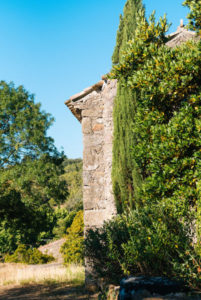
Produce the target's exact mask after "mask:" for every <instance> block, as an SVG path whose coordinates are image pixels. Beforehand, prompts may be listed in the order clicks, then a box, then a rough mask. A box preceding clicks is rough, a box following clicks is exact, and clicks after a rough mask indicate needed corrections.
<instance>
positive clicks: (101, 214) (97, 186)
mask: <svg viewBox="0 0 201 300" xmlns="http://www.w3.org/2000/svg"><path fill="white" fill-rule="evenodd" d="M115 95H116V81H114V80H113V81H108V82H107V83H104V84H103V86H102V87H101V88H99V89H97V90H93V91H91V92H90V93H89V94H87V95H86V96H84V97H81V98H80V99H78V100H76V101H71V102H70V106H71V110H73V112H77V114H78V115H79V119H80V121H81V123H82V132H83V146H84V150H83V203H84V224H85V230H87V229H88V228H92V227H99V226H101V225H102V224H103V222H104V221H105V220H108V219H110V218H111V217H112V216H113V215H115V214H116V208H115V203H114V198H113V194H112V181H111V168H112V134H113V121H112V112H113V100H114V97H115Z"/></svg>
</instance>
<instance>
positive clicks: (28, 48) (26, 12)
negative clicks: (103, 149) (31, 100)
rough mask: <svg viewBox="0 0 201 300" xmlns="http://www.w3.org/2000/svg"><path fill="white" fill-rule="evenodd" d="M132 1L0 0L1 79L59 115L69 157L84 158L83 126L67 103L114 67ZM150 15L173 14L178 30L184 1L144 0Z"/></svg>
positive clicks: (56, 132)
mask: <svg viewBox="0 0 201 300" xmlns="http://www.w3.org/2000/svg"><path fill="white" fill-rule="evenodd" d="M125 2H126V0H101V1H99V0H77V1H71V0H0V79H1V80H6V81H7V82H10V81H13V82H14V83H15V85H16V86H18V85H21V84H22V85H23V86H24V87H25V89H27V90H28V91H29V92H30V93H33V94H35V100H36V102H41V103H42V109H44V110H45V111H47V112H50V113H51V114H52V115H53V116H54V117H55V123H54V125H53V126H52V128H51V129H50V130H49V132H48V134H49V135H51V136H52V137H53V138H54V140H55V144H56V146H57V147H58V148H59V149H60V150H61V147H63V149H64V152H65V154H66V155H67V156H68V157H69V158H76V157H82V134H81V125H80V124H79V122H78V121H77V120H76V119H75V118H74V117H73V115H72V114H71V112H70V111H68V109H67V108H66V107H65V105H64V102H65V100H67V99H68V98H69V97H70V96H72V95H73V94H75V93H77V92H80V91H81V90H82V89H84V88H86V87H88V86H90V85H92V84H93V83H95V82H97V81H99V80H100V77H101V75H103V74H105V73H107V72H108V71H109V70H110V68H111V56H112V52H113V48H114V45H115V40H116V31H117V28H118V24H119V15H120V13H121V12H122V10H123V7H124V4H125ZM144 4H145V6H146V11H147V14H148V15H149V14H150V13H151V12H152V11H153V10H154V9H155V10H156V16H157V17H159V16H160V15H164V13H167V17H168V20H169V21H170V22H172V27H171V29H170V31H175V30H176V28H177V26H178V25H179V22H180V19H184V22H185V23H187V21H186V19H185V16H186V15H187V12H188V10H187V8H184V7H182V1H180V0H168V1H162V0H144Z"/></svg>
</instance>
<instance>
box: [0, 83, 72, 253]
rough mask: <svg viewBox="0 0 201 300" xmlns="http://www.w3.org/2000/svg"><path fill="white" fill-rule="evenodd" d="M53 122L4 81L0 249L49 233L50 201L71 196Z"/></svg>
mask: <svg viewBox="0 0 201 300" xmlns="http://www.w3.org/2000/svg"><path fill="white" fill-rule="evenodd" d="M52 122H53V118H52V117H51V116H50V115H49V114H47V113H45V112H43V111H41V109H40V104H39V103H38V104H36V103H35V102H34V97H33V95H30V94H29V93H28V92H27V91H26V90H25V89H24V88H23V87H22V86H20V87H18V88H15V87H14V85H13V84H12V83H11V84H7V83H5V82H4V81H2V82H0V253H1V252H3V251H4V250H5V249H7V250H9V251H12V250H13V249H15V248H16V243H17V242H18V243H19V242H20V243H28V244H35V243H36V242H37V241H39V240H40V236H41V234H42V232H43V231H46V232H47V234H48V233H50V232H51V229H52V228H51V227H53V222H52V218H53V207H52V199H54V204H59V203H62V202H63V201H64V200H65V198H66V196H67V186H66V183H65V181H64V180H62V179H61V175H62V174H63V173H64V168H63V165H62V163H63V160H64V155H63V154H62V153H59V152H58V151H57V149H56V147H55V146H54V143H53V139H52V138H51V137H48V136H47V130H48V128H49V126H50V125H51V124H52ZM1 233H2V234H1ZM5 237H6V238H5ZM5 240H7V242H6V243H7V245H5ZM1 241H2V242H1ZM3 243H4V245H3ZM8 246H9V247H10V248H9V249H8Z"/></svg>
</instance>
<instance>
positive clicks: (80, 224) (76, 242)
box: [61, 211, 84, 264]
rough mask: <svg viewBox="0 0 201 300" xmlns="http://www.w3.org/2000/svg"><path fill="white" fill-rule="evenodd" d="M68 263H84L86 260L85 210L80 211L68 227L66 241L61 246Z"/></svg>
mask: <svg viewBox="0 0 201 300" xmlns="http://www.w3.org/2000/svg"><path fill="white" fill-rule="evenodd" d="M61 253H63V257H64V262H65V263H66V264H70V263H76V264H82V263H83V261H84V220H83V211H79V212H78V213H77V214H76V216H75V218H74V220H73V223H72V225H71V227H70V228H68V229H67V236H66V241H65V243H64V244H63V245H62V247H61Z"/></svg>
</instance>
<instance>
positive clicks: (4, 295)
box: [0, 284, 98, 300]
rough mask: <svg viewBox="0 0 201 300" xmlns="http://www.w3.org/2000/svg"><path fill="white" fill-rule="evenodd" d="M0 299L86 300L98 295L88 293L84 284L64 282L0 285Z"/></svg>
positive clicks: (96, 297) (95, 297)
mask: <svg viewBox="0 0 201 300" xmlns="http://www.w3.org/2000/svg"><path fill="white" fill-rule="evenodd" d="M0 299H1V300H41V299H43V300H59V299H62V300H87V299H98V295H97V294H96V295H95V294H94V295H91V294H89V293H88V292H87V291H86V290H85V289H84V286H72V285H65V284H52V285H49V284H33V285H25V286H19V285H18V286H16V285H11V286H6V287H0Z"/></svg>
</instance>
